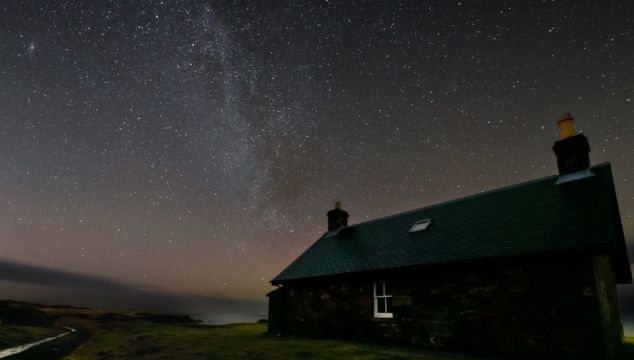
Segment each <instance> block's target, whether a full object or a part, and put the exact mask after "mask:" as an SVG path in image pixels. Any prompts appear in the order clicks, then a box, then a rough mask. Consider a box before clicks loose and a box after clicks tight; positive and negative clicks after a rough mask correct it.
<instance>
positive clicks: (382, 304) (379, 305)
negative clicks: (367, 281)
mask: <svg viewBox="0 0 634 360" xmlns="http://www.w3.org/2000/svg"><path fill="white" fill-rule="evenodd" d="M376 302H377V310H376V312H377V313H379V314H380V313H384V312H385V299H381V298H379V299H376Z"/></svg>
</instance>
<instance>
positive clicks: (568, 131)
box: [557, 113, 575, 139]
mask: <svg viewBox="0 0 634 360" xmlns="http://www.w3.org/2000/svg"><path fill="white" fill-rule="evenodd" d="M574 123H575V118H573V117H572V115H571V114H570V113H565V114H563V115H562V116H561V117H560V118H559V121H557V126H558V127H559V138H560V139H567V138H569V137H571V136H573V135H574V133H575V124H574Z"/></svg>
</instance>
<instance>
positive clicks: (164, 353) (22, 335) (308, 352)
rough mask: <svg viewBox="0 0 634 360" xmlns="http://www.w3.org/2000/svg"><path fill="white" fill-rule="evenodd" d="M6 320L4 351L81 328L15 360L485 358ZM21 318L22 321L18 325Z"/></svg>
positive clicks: (164, 323)
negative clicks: (64, 331)
mask: <svg viewBox="0 0 634 360" xmlns="http://www.w3.org/2000/svg"><path fill="white" fill-rule="evenodd" d="M12 314H20V316H19V317H16V316H12ZM0 315H1V316H3V317H4V318H0V319H3V323H2V325H0V350H2V349H5V348H8V347H12V346H16V345H20V344H23V343H25V342H31V341H35V340H39V339H42V338H44V337H48V336H51V335H55V334H59V333H60V332H62V331H63V327H66V326H68V327H72V328H74V329H77V332H76V333H73V334H71V335H69V336H66V337H63V338H60V339H57V340H54V341H52V342H50V343H46V344H44V345H41V346H38V347H35V348H33V349H31V350H28V351H26V352H24V353H22V354H19V355H16V356H12V357H8V358H7V359H9V360H24V359H39V360H48V359H67V360H105V359H169V360H172V359H297V358H302V359H366V360H371V359H420V360H422V359H426V360H436V359H445V360H468V359H471V360H477V359H482V358H477V357H472V356H467V355H460V354H448V353H439V352H430V351H424V350H418V349H412V348H403V347H387V346H381V345H376V344H367V343H359V342H351V341H341V340H328V339H308V338H300V337H274V336H269V335H266V334H265V331H266V325H265V324H262V323H258V324H235V325H224V326H218V325H216V326H212V325H202V324H199V323H197V322H195V321H193V320H191V319H190V318H188V317H182V316H168V315H153V314H144V313H135V312H109V311H106V310H99V309H90V308H78V307H71V306H47V305H38V304H28V303H18V302H12V301H1V302H0ZM18 318H19V319H20V320H18V322H19V324H17V323H15V322H16V319H18ZM11 322H13V323H11ZM631 340H632V341H634V339H631ZM631 346H632V347H634V343H632V344H631ZM629 351H630V353H629V354H628V356H631V355H632V354H634V352H632V349H631V348H630V349H629ZM624 358H627V357H624Z"/></svg>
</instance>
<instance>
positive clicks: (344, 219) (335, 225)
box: [328, 201, 349, 231]
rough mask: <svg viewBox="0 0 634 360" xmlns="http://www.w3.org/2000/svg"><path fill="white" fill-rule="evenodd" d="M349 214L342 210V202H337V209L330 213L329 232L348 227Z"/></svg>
mask: <svg viewBox="0 0 634 360" xmlns="http://www.w3.org/2000/svg"><path fill="white" fill-rule="evenodd" d="M348 216H349V215H348V212H347V211H345V210H341V201H337V202H335V208H334V209H332V210H330V211H328V231H335V230H337V229H339V228H340V227H346V226H348Z"/></svg>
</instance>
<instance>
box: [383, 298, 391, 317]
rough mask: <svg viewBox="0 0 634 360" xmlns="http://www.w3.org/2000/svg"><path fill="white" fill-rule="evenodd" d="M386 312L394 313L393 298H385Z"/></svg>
mask: <svg viewBox="0 0 634 360" xmlns="http://www.w3.org/2000/svg"><path fill="white" fill-rule="evenodd" d="M385 312H389V313H391V312H392V298H391V297H389V298H385Z"/></svg>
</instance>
